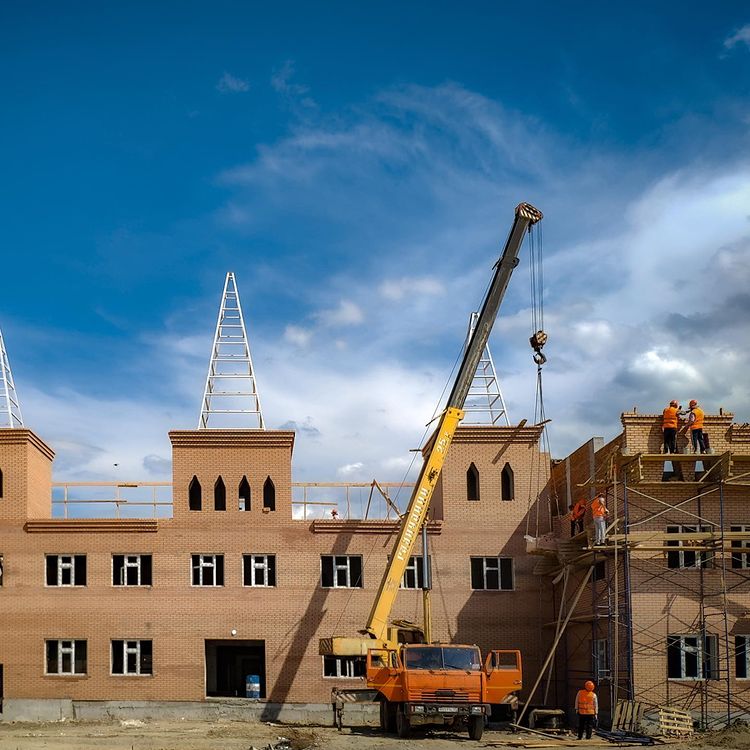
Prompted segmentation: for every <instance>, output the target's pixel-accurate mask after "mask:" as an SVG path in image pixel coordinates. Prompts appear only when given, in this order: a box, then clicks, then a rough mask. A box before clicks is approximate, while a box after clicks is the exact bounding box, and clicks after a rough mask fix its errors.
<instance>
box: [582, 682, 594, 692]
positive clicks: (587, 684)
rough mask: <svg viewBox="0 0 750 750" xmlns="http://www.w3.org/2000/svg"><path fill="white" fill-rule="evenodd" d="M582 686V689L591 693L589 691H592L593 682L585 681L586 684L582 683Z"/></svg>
mask: <svg viewBox="0 0 750 750" xmlns="http://www.w3.org/2000/svg"><path fill="white" fill-rule="evenodd" d="M583 686H584V687H585V688H586V690H588V691H589V692H591V691H592V690H593V689H594V683H593V682H591V680H586V682H584V683H583Z"/></svg>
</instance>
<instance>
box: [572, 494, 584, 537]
mask: <svg viewBox="0 0 750 750" xmlns="http://www.w3.org/2000/svg"><path fill="white" fill-rule="evenodd" d="M568 510H569V511H570V512H569V513H568V518H569V519H570V536H571V537H574V536H575V535H576V534H582V533H583V518H584V516H585V515H586V498H585V497H582V498H580V499H579V500H578V502H576V504H575V505H570V506H569V507H568Z"/></svg>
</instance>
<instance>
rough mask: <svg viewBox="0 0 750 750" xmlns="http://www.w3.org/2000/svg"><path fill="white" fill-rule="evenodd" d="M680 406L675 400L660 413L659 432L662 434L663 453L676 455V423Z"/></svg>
mask: <svg viewBox="0 0 750 750" xmlns="http://www.w3.org/2000/svg"><path fill="white" fill-rule="evenodd" d="M679 413H680V404H679V402H678V401H676V400H675V399H672V400H671V401H670V402H669V406H668V407H667V408H666V409H664V411H663V412H662V418H661V430H662V432H663V433H664V453H677V421H678V419H679Z"/></svg>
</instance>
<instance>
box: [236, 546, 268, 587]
mask: <svg viewBox="0 0 750 750" xmlns="http://www.w3.org/2000/svg"><path fill="white" fill-rule="evenodd" d="M248 559H249V560H250V563H249V564H250V568H251V575H250V583H248V582H247V577H246V573H247V570H246V567H245V566H246V561H247V560H248ZM259 560H262V564H260V563H259V562H258V561H259ZM269 560H272V562H271V564H270V565H269ZM256 570H262V571H263V581H264V582H263V583H255V575H254V573H255V571H256ZM269 578H272V579H273V582H272V583H269V582H268V581H269ZM242 585H243V586H244V587H246V588H254V589H275V588H276V555H269V554H256V553H254V552H248V553H247V554H243V555H242Z"/></svg>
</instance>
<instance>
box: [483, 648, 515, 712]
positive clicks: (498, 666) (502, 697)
mask: <svg viewBox="0 0 750 750" xmlns="http://www.w3.org/2000/svg"><path fill="white" fill-rule="evenodd" d="M484 672H485V675H486V679H487V682H486V687H485V696H484V700H485V703H504V702H506V698H507V697H508V695H509V694H510V693H514V692H516V691H517V690H520V689H521V687H522V679H521V652H520V651H490V653H489V654H487V659H486V660H485V662H484Z"/></svg>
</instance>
